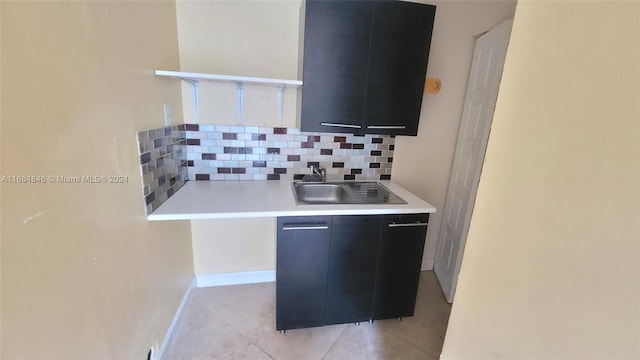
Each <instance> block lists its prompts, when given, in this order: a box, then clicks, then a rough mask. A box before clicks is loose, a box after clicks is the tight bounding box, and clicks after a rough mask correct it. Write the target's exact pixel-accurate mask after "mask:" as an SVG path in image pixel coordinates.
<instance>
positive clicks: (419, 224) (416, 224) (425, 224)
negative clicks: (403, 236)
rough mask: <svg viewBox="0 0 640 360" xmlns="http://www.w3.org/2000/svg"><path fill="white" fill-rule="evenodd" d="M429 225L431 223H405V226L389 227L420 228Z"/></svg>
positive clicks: (392, 225) (393, 226)
mask: <svg viewBox="0 0 640 360" xmlns="http://www.w3.org/2000/svg"><path fill="white" fill-rule="evenodd" d="M427 225H429V223H421V222H416V223H404V224H396V223H391V224H389V227H390V228H395V227H418V226H427Z"/></svg>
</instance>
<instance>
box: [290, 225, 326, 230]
mask: <svg viewBox="0 0 640 360" xmlns="http://www.w3.org/2000/svg"><path fill="white" fill-rule="evenodd" d="M328 228H329V226H328V225H321V226H284V227H282V230H327V229H328Z"/></svg>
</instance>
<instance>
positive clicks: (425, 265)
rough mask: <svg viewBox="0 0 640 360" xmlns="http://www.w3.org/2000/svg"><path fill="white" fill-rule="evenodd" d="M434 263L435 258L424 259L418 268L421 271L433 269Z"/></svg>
mask: <svg viewBox="0 0 640 360" xmlns="http://www.w3.org/2000/svg"><path fill="white" fill-rule="evenodd" d="M435 263H436V261H435V259H425V260H424V261H422V267H421V268H420V270H422V271H427V270H433V267H434V265H435Z"/></svg>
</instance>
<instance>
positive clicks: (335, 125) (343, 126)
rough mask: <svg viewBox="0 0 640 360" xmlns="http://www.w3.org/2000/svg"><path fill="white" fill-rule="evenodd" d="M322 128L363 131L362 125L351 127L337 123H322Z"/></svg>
mask: <svg viewBox="0 0 640 360" xmlns="http://www.w3.org/2000/svg"><path fill="white" fill-rule="evenodd" d="M320 125H322V126H331V127H340V128H349V129H362V126H361V125H351V124H336V123H326V122H323V123H320Z"/></svg>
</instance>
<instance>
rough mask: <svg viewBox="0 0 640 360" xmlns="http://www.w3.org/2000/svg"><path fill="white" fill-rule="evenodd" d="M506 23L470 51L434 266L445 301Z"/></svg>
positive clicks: (485, 134) (465, 227) (452, 286)
mask: <svg viewBox="0 0 640 360" xmlns="http://www.w3.org/2000/svg"><path fill="white" fill-rule="evenodd" d="M512 23H513V21H512V20H509V21H505V22H504V23H502V24H500V25H498V26H496V27H495V28H493V29H491V30H490V31H489V32H487V33H485V34H483V35H482V36H480V37H479V38H478V39H476V44H475V49H474V51H473V62H472V65H471V74H470V75H469V83H468V85H467V94H466V97H465V101H464V108H463V111H462V119H461V121H460V130H459V131H458V142H457V144H456V152H455V156H454V158H453V166H452V168H451V177H450V179H449V188H448V190H447V200H446V202H445V205H444V214H443V219H442V224H441V225H440V234H439V235H438V248H437V252H436V260H435V268H434V270H435V272H436V276H437V277H438V281H439V282H440V286H441V287H442V291H443V292H444V294H445V296H446V297H447V301H449V302H453V297H454V294H455V291H456V284H457V281H458V272H459V271H460V264H461V263H462V254H463V251H464V245H465V243H466V240H467V233H468V231H469V223H470V221H471V212H472V211H473V205H474V202H475V198H476V190H477V188H478V182H479V180H480V172H481V170H482V163H483V161H484V153H485V150H486V148H487V141H488V139H489V130H490V129H491V120H492V119H493V111H494V110H495V107H496V100H497V98H498V88H499V87H500V79H501V77H502V68H503V67H504V59H505V56H506V53H507V46H508V45H509V35H510V34H511V24H512Z"/></svg>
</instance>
